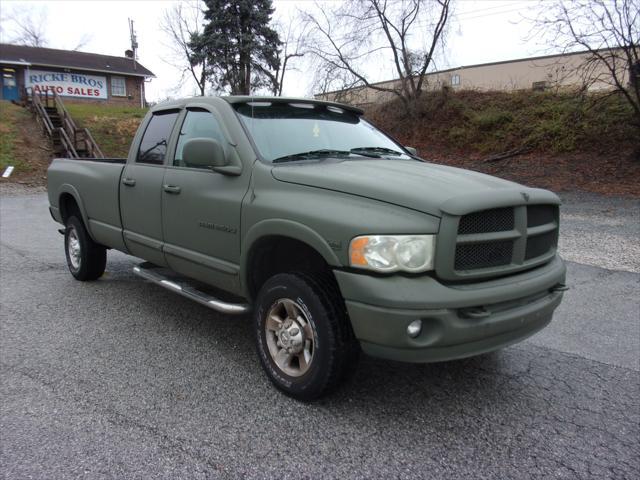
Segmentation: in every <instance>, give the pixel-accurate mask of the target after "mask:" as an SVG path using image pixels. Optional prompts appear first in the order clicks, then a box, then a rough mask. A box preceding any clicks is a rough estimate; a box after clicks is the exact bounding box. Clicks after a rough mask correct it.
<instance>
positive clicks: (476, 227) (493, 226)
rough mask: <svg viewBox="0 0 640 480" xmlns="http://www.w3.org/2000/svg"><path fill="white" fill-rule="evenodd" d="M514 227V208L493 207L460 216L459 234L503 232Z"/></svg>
mask: <svg viewBox="0 0 640 480" xmlns="http://www.w3.org/2000/svg"><path fill="white" fill-rule="evenodd" d="M513 227H514V216H513V208H493V209H491V210H485V211H483V212H475V213H470V214H469V215H464V216H463V217H460V224H459V225H458V234H459V235H466V234H470V233H489V232H503V231H505V230H513Z"/></svg>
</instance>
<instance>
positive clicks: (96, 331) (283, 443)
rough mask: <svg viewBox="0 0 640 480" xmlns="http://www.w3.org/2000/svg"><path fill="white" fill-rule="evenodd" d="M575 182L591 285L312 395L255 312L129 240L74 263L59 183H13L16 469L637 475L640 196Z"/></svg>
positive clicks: (5, 379)
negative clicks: (543, 322) (209, 304)
mask: <svg viewBox="0 0 640 480" xmlns="http://www.w3.org/2000/svg"><path fill="white" fill-rule="evenodd" d="M565 201H566V205H565V207H564V213H563V219H564V221H565V223H564V224H563V236H565V237H566V238H564V239H563V243H562V245H561V249H562V252H563V255H564V256H565V257H566V258H568V259H570V260H571V261H569V262H568V269H569V277H568V283H569V284H570V285H571V286H572V290H570V291H569V292H568V293H567V294H566V297H565V301H564V302H563V304H562V305H561V306H560V308H559V309H558V311H557V314H556V316H555V317H554V321H553V322H552V323H551V325H550V326H549V327H547V328H546V329H545V330H543V331H542V332H540V333H539V334H537V335H535V336H534V337H532V338H531V339H529V340H527V341H525V342H522V343H520V344H518V345H515V346H513V347H510V348H506V349H504V350H502V351H500V352H496V353H494V354H490V355H484V356H480V357H476V358H472V359H467V360H463V361H456V362H446V363H440V364H431V365H405V364H400V363H395V362H385V361H379V360H376V359H372V358H366V357H365V358H363V359H362V360H361V362H360V364H359V366H358V369H357V371H356V375H355V378H354V379H353V380H352V381H351V382H350V383H349V384H347V385H346V386H345V387H344V388H343V389H341V390H340V391H339V392H337V394H335V395H333V396H331V397H329V398H327V399H325V400H323V401H321V402H317V403H314V404H310V405H305V404H300V403H297V402H295V401H293V400H291V399H289V398H287V397H284V396H283V395H281V394H279V393H278V392H277V391H275V390H274V389H273V388H272V387H271V386H270V384H269V382H268V381H267V380H266V378H265V376H264V375H263V374H262V372H261V371H260V369H259V366H258V363H257V359H256V357H255V354H254V352H253V347H252V344H251V341H249V340H248V339H249V338H250V336H251V327H250V322H249V319H248V318H232V317H224V316H220V315H216V314H215V313H212V312H211V311H210V310H207V309H205V308H204V307H201V306H199V305H197V304H194V303H192V302H189V301H188V300H186V299H184V298H182V297H179V296H177V295H174V294H171V293H170V292H167V291H166V290H163V289H161V288H159V287H157V286H154V285H152V284H149V283H146V282H143V281H141V280H139V279H138V278H137V277H134V276H133V275H132V273H131V267H132V266H133V265H134V263H135V260H134V259H132V258H130V257H127V256H125V255H122V254H119V253H117V252H111V253H110V254H109V263H108V267H107V268H108V271H107V274H106V275H105V277H104V278H102V279H101V280H100V281H98V282H93V283H79V282H76V281H74V280H73V279H72V278H71V276H70V275H69V274H68V272H67V271H66V266H65V261H64V254H63V251H62V237H61V236H60V235H59V234H58V233H57V232H56V229H57V228H58V227H57V226H56V225H55V224H54V223H53V222H52V221H51V220H50V218H49V216H48V213H47V211H46V203H47V201H46V196H45V195H43V194H41V193H40V194H35V195H18V194H16V195H12V196H6V195H5V196H3V197H2V198H0V224H1V226H2V228H1V229H0V246H1V250H0V257H1V262H0V275H1V279H2V281H1V282H0V300H1V305H2V307H1V309H0V379H1V381H0V394H1V398H2V402H1V404H0V431H1V432H2V434H1V437H0V447H1V448H0V472H1V474H0V475H2V476H3V477H5V478H11V479H14V478H91V479H93V478H114V477H117V478H234V479H235V478H293V479H298V478H314V479H315V478H425V477H427V478H429V477H434V478H462V477H466V478H496V479H505V478H518V479H527V478H541V479H542V478H544V479H546V478H568V479H569V478H579V479H584V478H593V479H604V478H611V479H625V478H629V479H636V478H638V477H639V476H640V460H639V457H638V444H639V443H638V442H639V440H640V381H639V371H640V366H639V364H638V361H639V358H640V326H639V323H638V318H639V313H640V300H639V298H640V296H639V295H638V293H640V274H639V273H637V263H634V262H637V258H636V259H633V258H627V257H631V255H630V254H627V252H629V248H632V247H633V246H634V245H636V246H637V244H638V230H637V225H636V226H634V225H633V222H636V221H637V213H638V210H637V208H638V204H637V202H636V203H633V202H631V203H629V201H627V200H619V199H604V200H603V199H602V197H596V196H589V195H587V196H582V195H575V196H566V197H565ZM603 204H606V205H608V207H603V206H602V205H603ZM603 208H606V209H605V210H603ZM612 219H615V221H616V222H617V223H615V224H612V223H609V222H612V221H613V220H612ZM612 225H615V232H614V233H615V234H613V233H612V234H611V235H609V236H606V237H605V238H606V241H603V236H602V235H601V234H603V233H607V232H610V231H611V230H612V228H611V226H612ZM586 235H589V236H590V238H591V240H590V241H587V240H585V239H584V237H585V236H586Z"/></svg>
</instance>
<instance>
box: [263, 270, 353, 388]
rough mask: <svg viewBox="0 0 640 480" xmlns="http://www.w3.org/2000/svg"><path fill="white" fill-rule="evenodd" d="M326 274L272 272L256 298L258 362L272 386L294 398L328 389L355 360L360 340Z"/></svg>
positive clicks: (341, 377) (335, 289) (335, 385)
mask: <svg viewBox="0 0 640 480" xmlns="http://www.w3.org/2000/svg"><path fill="white" fill-rule="evenodd" d="M331 280H332V279H328V278H324V277H315V276H312V275H309V274H305V273H283V274H278V275H274V276H273V277H271V278H270V279H269V280H267V281H266V282H265V284H264V285H263V286H262V288H261V289H260V292H259V294H258V298H257V301H256V310H255V319H254V320H255V324H254V328H255V335H256V343H257V350H258V356H259V357H260V363H261V364H262V367H263V368H264V370H265V372H266V373H267V375H268V376H269V379H270V380H271V381H272V382H273V384H274V385H275V386H276V387H278V388H279V389H280V390H282V391H283V392H284V393H286V394H287V395H289V396H291V397H294V398H296V399H298V400H303V401H309V400H314V399H316V398H318V397H320V396H322V395H324V394H326V393H329V392H330V391H331V390H333V389H335V388H336V387H337V386H338V385H339V384H340V383H341V382H342V380H343V379H344V378H345V377H346V375H347V374H348V373H349V372H350V371H351V370H353V368H354V367H355V364H356V361H357V356H358V352H359V346H358V344H357V341H356V340H355V338H354V336H353V331H352V330H351V325H350V323H349V318H348V316H347V313H346V308H345V306H344V300H343V299H342V297H341V296H340V293H339V291H338V289H337V287H336V286H335V285H333V283H332V281H331Z"/></svg>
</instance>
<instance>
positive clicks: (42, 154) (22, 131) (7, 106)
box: [0, 101, 52, 185]
mask: <svg viewBox="0 0 640 480" xmlns="http://www.w3.org/2000/svg"><path fill="white" fill-rule="evenodd" d="M51 153H52V150H51V144H50V142H49V139H48V138H47V137H46V136H45V135H44V134H43V133H42V130H41V128H40V126H39V125H38V124H37V123H36V121H35V119H34V118H33V116H32V115H31V113H30V112H29V111H28V110H27V109H25V108H22V107H19V106H17V105H14V104H13V103H10V102H7V101H0V172H4V170H5V168H6V167H8V166H9V165H13V166H14V167H15V169H14V170H13V173H12V175H11V177H9V178H6V179H5V178H3V179H1V180H2V183H12V182H17V183H22V184H28V185H42V184H44V182H45V180H46V171H47V167H48V166H49V162H50V159H51Z"/></svg>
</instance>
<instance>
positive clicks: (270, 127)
mask: <svg viewBox="0 0 640 480" xmlns="http://www.w3.org/2000/svg"><path fill="white" fill-rule="evenodd" d="M236 111H237V112H238V114H239V116H240V119H241V120H242V122H243V123H244V125H245V126H246V128H247V130H248V131H249V133H250V135H251V137H252V138H253V141H254V143H255V145H256V147H257V148H258V150H259V152H260V155H262V157H263V158H264V159H265V160H267V161H269V162H273V161H275V162H279V161H291V160H302V159H306V158H313V157H320V156H340V155H358V156H366V157H385V158H387V157H391V158H404V159H408V158H411V157H410V156H409V155H407V154H406V153H404V152H403V149H402V147H401V146H400V145H398V144H397V143H395V142H394V141H392V140H391V139H390V138H389V137H387V136H386V135H385V134H383V133H382V132H380V131H379V130H377V129H376V128H375V127H374V126H373V125H371V124H370V123H368V122H366V121H365V120H364V119H362V118H361V117H360V116H359V115H357V114H355V113H353V112H349V111H347V110H343V109H341V108H338V107H333V106H326V105H317V104H305V103H298V104H296V103H271V102H250V103H243V104H239V105H237V106H236Z"/></svg>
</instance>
